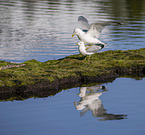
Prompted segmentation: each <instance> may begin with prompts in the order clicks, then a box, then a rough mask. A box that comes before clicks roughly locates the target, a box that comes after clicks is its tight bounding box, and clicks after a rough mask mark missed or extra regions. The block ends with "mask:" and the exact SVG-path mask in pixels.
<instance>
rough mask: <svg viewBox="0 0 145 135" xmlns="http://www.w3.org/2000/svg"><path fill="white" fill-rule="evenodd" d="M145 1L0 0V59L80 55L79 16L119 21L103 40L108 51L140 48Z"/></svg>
mask: <svg viewBox="0 0 145 135" xmlns="http://www.w3.org/2000/svg"><path fill="white" fill-rule="evenodd" d="M144 9H145V2H144V1H136V0H116V1H112V0H97V1H96V0H92V1H67V0H58V1H53V0H37V1H36V0H32V1H26V0H8V1H5V0H1V1H0V60H6V61H12V62H23V61H26V60H30V59H36V60H38V61H42V62H44V61H47V60H50V59H59V58H62V57H65V56H69V55H72V54H78V53H79V52H78V48H77V46H76V45H75V44H76V43H77V42H78V41H79V40H78V39H77V37H73V38H72V37H71V35H72V32H73V30H74V29H75V28H77V27H81V26H80V25H79V24H78V22H77V19H78V16H80V15H83V16H85V17H86V18H87V19H88V20H89V22H90V23H93V22H97V21H114V20H115V21H120V22H122V23H124V25H122V26H120V27H115V26H110V27H106V28H105V29H104V30H103V31H102V34H101V37H100V39H101V40H102V41H103V42H105V43H107V46H106V48H104V49H103V50H102V51H106V50H115V49H123V50H126V49H138V48H142V47H144V44H145V21H144V20H145V17H144V16H145V10H144Z"/></svg>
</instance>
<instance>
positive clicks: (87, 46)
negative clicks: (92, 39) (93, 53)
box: [85, 45, 93, 50]
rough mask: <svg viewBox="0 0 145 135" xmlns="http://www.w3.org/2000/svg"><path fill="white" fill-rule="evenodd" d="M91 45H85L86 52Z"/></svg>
mask: <svg viewBox="0 0 145 135" xmlns="http://www.w3.org/2000/svg"><path fill="white" fill-rule="evenodd" d="M92 46H93V45H85V47H86V50H88V49H89V48H91V47H92Z"/></svg>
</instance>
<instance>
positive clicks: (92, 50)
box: [76, 42, 105, 56]
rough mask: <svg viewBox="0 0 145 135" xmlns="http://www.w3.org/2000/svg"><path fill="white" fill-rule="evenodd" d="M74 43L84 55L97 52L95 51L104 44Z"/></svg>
mask: <svg viewBox="0 0 145 135" xmlns="http://www.w3.org/2000/svg"><path fill="white" fill-rule="evenodd" d="M76 45H78V46H79V52H80V53H81V54H82V55H84V56H86V55H89V56H91V55H92V54H94V53H97V51H99V50H101V49H102V48H104V46H105V45H103V44H100V45H99V44H98V45H89V46H87V45H84V42H78V44H76Z"/></svg>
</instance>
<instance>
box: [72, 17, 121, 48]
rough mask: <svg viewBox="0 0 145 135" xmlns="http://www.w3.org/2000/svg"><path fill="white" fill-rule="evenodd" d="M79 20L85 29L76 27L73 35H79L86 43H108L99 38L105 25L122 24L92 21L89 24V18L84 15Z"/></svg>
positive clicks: (118, 23)
mask: <svg viewBox="0 0 145 135" xmlns="http://www.w3.org/2000/svg"><path fill="white" fill-rule="evenodd" d="M78 22H79V23H80V24H81V25H82V27H83V30H81V29H80V28H76V29H75V30H74V32H73V35H72V37H73V36H74V35H77V36H78V38H79V40H80V41H81V42H83V43H84V44H89V45H90V44H102V45H106V44H105V43H103V42H101V41H100V40H99V39H98V38H99V36H100V34H101V31H102V30H103V28H104V27H105V26H108V25H114V24H115V25H116V24H117V25H120V24H121V23H120V22H108V21H107V22H101V23H92V24H90V25H89V23H88V20H87V19H86V18H85V17H83V16H79V17H78Z"/></svg>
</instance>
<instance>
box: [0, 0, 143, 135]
mask: <svg viewBox="0 0 145 135" xmlns="http://www.w3.org/2000/svg"><path fill="white" fill-rule="evenodd" d="M79 15H83V16H85V17H86V18H88V20H89V22H90V23H93V22H97V21H111V20H112V21H114V20H115V21H120V22H122V23H124V25H122V26H120V27H117V26H110V27H106V28H105V29H104V30H103V32H102V34H101V37H100V39H101V40H102V41H103V42H105V43H107V46H106V48H104V49H103V50H102V51H106V50H115V49H116V50H117V49H121V50H127V49H138V48H142V47H144V46H145V1H144V0H92V1H86V0H80V1H73V0H57V1H53V0H30V1H28V0H7V1H5V0H1V1H0V60H6V61H12V62H23V61H26V60H30V59H36V60H38V61H47V60H49V59H58V58H62V57H65V56H69V55H72V54H78V53H79V52H78V49H77V46H76V45H75V44H76V43H77V42H78V39H77V37H73V38H72V37H71V35H72V32H73V30H74V29H75V28H76V27H80V26H79V24H78V23H77V18H78V16H79ZM144 86H145V79H142V80H135V79H129V78H128V79H127V78H119V79H116V80H115V81H114V82H113V83H108V84H101V85H100V86H98V85H97V84H96V85H94V86H92V87H88V88H87V87H81V88H72V89H69V90H65V91H62V92H60V93H58V94H56V95H55V96H52V97H47V98H36V99H34V98H30V99H27V100H24V101H13V102H11V101H3V102H0V135H40V134H41V135H48V134H51V135H57V134H59V135H60V134H64V133H65V134H69V135H71V134H72V135H74V134H75V135H78V134H79V135H80V134H84V135H88V134H92V135H96V134H100V135H122V134H124V135H136V134H144V133H145V128H144V126H145V98H144V97H145V88H144ZM85 92H86V93H85Z"/></svg>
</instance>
